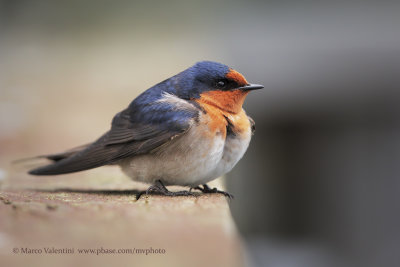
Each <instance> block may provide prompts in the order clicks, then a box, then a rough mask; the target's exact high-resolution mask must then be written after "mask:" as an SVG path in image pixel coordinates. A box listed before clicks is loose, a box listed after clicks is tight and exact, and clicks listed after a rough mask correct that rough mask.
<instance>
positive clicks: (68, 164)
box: [29, 61, 264, 199]
mask: <svg viewBox="0 0 400 267" xmlns="http://www.w3.org/2000/svg"><path fill="white" fill-rule="evenodd" d="M262 88H264V87H263V86H262V85H258V84H250V83H248V82H247V80H246V79H245V77H244V76H243V75H242V74H240V73H239V72H237V71H235V70H234V69H232V68H230V67H228V66H226V65H224V64H221V63H217V62H212V61H201V62H198V63H196V64H195V65H193V66H191V67H190V68H188V69H186V70H184V71H182V72H180V73H178V74H177V75H175V76H173V77H171V78H169V79H166V80H164V81H162V82H160V83H158V84H156V85H155V86H153V87H151V88H149V89H147V90H146V91H144V92H143V93H142V94H140V95H139V96H138V97H137V98H136V99H134V100H133V101H132V102H131V103H130V104H129V106H128V107H127V108H126V109H125V110H123V111H121V112H119V113H117V114H116V115H115V116H114V118H113V120H112V123H111V129H110V130H109V131H108V132H106V133H105V134H103V135H102V136H101V137H100V138H98V139H97V140H96V141H94V142H93V143H90V144H88V145H84V146H80V147H78V148H75V149H71V150H68V151H66V152H63V153H57V154H50V155H45V156H40V157H42V158H46V159H48V160H51V161H52V163H51V164H49V165H46V166H43V167H39V168H35V169H33V170H30V171H29V174H32V175H59V174H67V173H73V172H79V171H84V170H88V169H92V168H97V167H100V166H103V165H119V166H120V167H121V170H122V172H124V173H125V174H126V175H127V176H129V177H130V178H131V179H133V180H134V181H139V182H144V183H147V184H150V187H149V188H148V189H147V190H145V191H142V192H140V193H139V194H138V195H137V199H139V198H140V196H141V195H142V194H144V193H145V194H158V195H165V196H188V195H193V193H192V189H197V190H200V191H202V192H203V193H221V194H223V195H225V196H228V197H232V195H231V194H229V193H227V192H224V191H220V190H218V189H217V188H213V189H211V188H210V187H209V186H207V183H208V182H210V181H212V180H214V179H216V178H217V177H220V176H221V175H224V174H226V173H227V172H229V171H231V170H232V168H233V167H234V166H235V165H236V164H237V163H238V161H239V160H240V159H241V158H242V157H243V155H244V153H245V152H246V150H247V148H248V146H249V143H250V139H251V136H252V134H253V132H254V129H255V123H254V121H253V120H252V119H251V118H250V117H249V116H247V115H246V112H245V111H244V109H243V107H242V106H243V102H244V101H245V98H246V96H247V95H248V94H249V92H250V91H253V90H257V89H262ZM168 185H179V186H184V187H189V188H190V190H188V191H177V192H172V191H169V190H168V189H167V188H166V186H168Z"/></svg>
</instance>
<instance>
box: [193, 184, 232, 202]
mask: <svg viewBox="0 0 400 267" xmlns="http://www.w3.org/2000/svg"><path fill="white" fill-rule="evenodd" d="M194 189H198V190H200V191H201V192H203V193H210V194H214V193H218V194H222V195H224V196H226V197H228V198H230V199H233V195H232V194H230V193H228V192H225V191H221V190H218V189H217V188H216V187H214V188H212V189H211V188H210V187H209V186H208V185H206V184H203V188H201V187H200V186H196V187H194Z"/></svg>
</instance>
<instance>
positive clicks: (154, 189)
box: [136, 180, 194, 200]
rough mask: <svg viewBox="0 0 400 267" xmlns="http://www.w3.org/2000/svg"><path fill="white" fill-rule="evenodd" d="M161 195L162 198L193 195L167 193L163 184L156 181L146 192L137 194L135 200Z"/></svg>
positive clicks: (189, 194) (178, 192) (189, 193)
mask: <svg viewBox="0 0 400 267" xmlns="http://www.w3.org/2000/svg"><path fill="white" fill-rule="evenodd" d="M143 194H146V195H152V194H154V195H163V196H171V197H175V196H193V195H194V193H192V192H190V191H177V192H172V191H169V190H168V189H167V188H166V187H165V185H164V184H163V182H162V181H161V180H157V181H156V182H155V183H154V184H153V185H151V186H150V187H149V188H148V189H147V190H146V191H142V192H139V194H137V195H136V200H139V198H140V197H141V196H142V195H143Z"/></svg>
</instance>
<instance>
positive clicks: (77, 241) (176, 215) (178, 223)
mask: <svg viewBox="0 0 400 267" xmlns="http://www.w3.org/2000/svg"><path fill="white" fill-rule="evenodd" d="M213 185H218V186H219V187H220V186H221V185H220V183H218V182H216V183H215V184H213ZM1 186H2V188H1V191H0V218H1V220H0V257H1V262H2V265H3V264H4V266H15V265H17V266H26V265H27V264H28V263H29V264H30V265H31V266H55V265H56V264H57V266H60V265H63V266H72V265H74V266H87V265H88V264H102V265H107V266H110V265H111V264H112V265H117V266H127V265H128V264H129V265H134V266H188V265H190V266H206V265H209V266H241V265H242V254H241V247H240V242H239V238H238V235H237V232H236V229H235V226H234V224H233V221H232V219H231V214H230V211H229V206H228V202H227V200H226V199H225V198H224V197H223V196H220V195H200V193H199V196H197V197H175V198H169V197H162V196H148V197H144V198H142V199H140V200H139V201H136V199H135V195H134V194H133V193H135V191H134V189H143V188H145V187H146V186H144V185H142V184H136V183H133V182H131V181H129V180H126V179H125V178H124V177H123V176H121V174H119V172H118V170H116V169H115V168H101V169H98V170H93V171H91V172H84V173H81V174H75V175H69V176H61V177H57V178H54V177H48V178H43V179H42V178H35V179H32V178H29V177H26V176H25V175H22V177H19V176H14V175H12V176H9V177H8V178H7V179H5V180H3V184H2V185H1ZM178 189H180V188H177V187H176V188H174V187H172V188H171V190H178ZM53 247H54V248H56V249H72V248H74V253H73V254H71V253H59V254H49V253H47V252H46V250H45V248H46V249H47V248H50V249H51V248H53ZM15 248H17V249H18V250H19V251H18V253H15V252H16V251H14V249H15ZM26 248H28V249H41V252H39V253H40V254H34V253H27V252H24V250H25V249H26ZM151 248H152V249H153V250H156V249H161V250H160V252H161V253H154V252H153V253H149V254H148V255H145V252H143V251H142V252H138V251H137V250H136V249H151ZM79 249H94V250H95V252H94V254H85V253H80V252H79ZM101 249H103V250H101ZM114 249H115V250H116V252H114V253H105V251H106V250H114ZM119 249H124V250H125V249H135V252H134V253H126V252H125V253H122V252H118V250H119ZM98 250H99V251H100V253H99V254H98V255H96V253H97V251H98ZM101 251H102V252H101ZM163 251H165V252H164V253H163ZM109 252H110V251H109Z"/></svg>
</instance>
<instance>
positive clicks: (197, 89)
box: [177, 61, 264, 113]
mask: <svg viewBox="0 0 400 267" xmlns="http://www.w3.org/2000/svg"><path fill="white" fill-rule="evenodd" d="M177 78H178V83H179V95H181V96H182V97H184V98H188V99H193V100H196V101H199V102H203V103H207V104H209V105H213V106H215V107H217V108H220V109H222V110H225V111H227V112H231V113H237V112H239V111H240V110H241V108H242V105H243V102H244V100H245V98H246V96H247V94H248V93H249V92H250V91H251V90H256V89H261V88H264V87H263V86H262V85H258V84H250V83H248V82H247V80H246V79H245V78H244V76H243V75H242V74H240V73H239V72H237V71H235V70H233V69H231V68H229V67H228V66H226V65H224V64H221V63H217V62H212V61H201V62H198V63H196V64H195V65H193V66H192V67H190V68H189V69H187V70H185V71H183V72H182V73H180V74H179V75H178V77H177Z"/></svg>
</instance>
